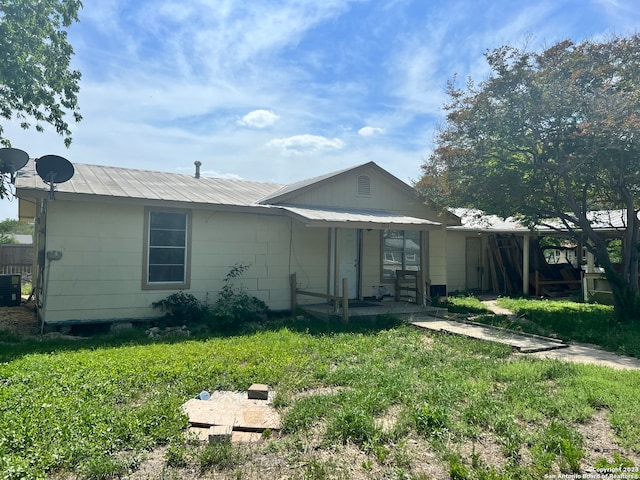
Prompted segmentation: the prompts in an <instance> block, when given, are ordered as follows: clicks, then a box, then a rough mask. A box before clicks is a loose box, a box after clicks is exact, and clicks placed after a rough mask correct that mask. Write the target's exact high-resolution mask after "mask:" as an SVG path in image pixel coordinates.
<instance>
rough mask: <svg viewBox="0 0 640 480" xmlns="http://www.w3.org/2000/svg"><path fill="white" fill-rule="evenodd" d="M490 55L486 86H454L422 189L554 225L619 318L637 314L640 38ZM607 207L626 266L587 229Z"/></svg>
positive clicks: (439, 196) (446, 198)
mask: <svg viewBox="0 0 640 480" xmlns="http://www.w3.org/2000/svg"><path fill="white" fill-rule="evenodd" d="M485 56H486V59H487V62H488V64H489V66H490V68H491V72H492V73H491V75H490V76H489V78H488V79H487V80H485V81H483V82H481V83H480V84H478V85H476V84H475V83H474V82H473V81H472V80H469V81H468V82H467V84H466V86H465V87H463V88H460V87H458V86H456V83H455V79H454V80H453V81H452V82H450V83H449V86H448V98H449V102H448V103H447V104H446V105H445V110H446V112H447V116H446V122H445V123H444V125H443V126H442V127H441V129H440V130H439V132H438V134H437V138H436V143H437V146H436V149H435V150H434V152H433V153H432V155H431V156H430V157H429V158H428V159H427V160H426V161H425V163H424V164H423V177H422V179H421V180H420V182H419V183H418V186H419V187H420V188H421V189H422V190H423V191H424V192H425V193H426V194H428V195H429V196H430V197H431V198H433V199H434V200H436V201H440V202H441V203H443V204H445V205H455V206H473V207H475V208H480V209H483V210H485V211H486V212H487V213H493V214H498V215H501V216H503V217H506V216H510V215H514V214H517V215H520V216H521V218H522V220H523V221H525V222H527V223H528V224H529V225H530V226H533V225H538V224H545V223H549V220H550V219H554V220H555V221H556V222H557V221H559V222H561V224H562V226H563V227H564V228H565V229H567V230H568V231H569V232H571V234H572V235H573V236H574V237H576V238H578V237H583V238H586V239H587V244H586V245H587V248H589V249H590V250H591V251H592V252H593V253H594V254H595V255H597V257H598V259H599V260H600V262H601V263H602V264H603V266H604V268H605V271H606V274H607V278H608V279H609V281H610V282H611V284H612V289H613V293H614V301H615V305H616V310H617V312H618V313H619V314H620V316H622V317H629V316H634V315H635V316H637V315H638V313H637V312H638V311H640V309H638V308H637V307H638V306H639V305H640V304H639V303H638V248H637V245H638V226H639V221H638V210H639V209H640V195H639V194H640V144H639V143H638V141H639V139H640V83H638V78H640V37H639V36H638V35H634V36H631V37H628V38H620V37H612V38H611V39H609V40H607V41H604V42H595V41H584V42H582V43H574V42H572V41H569V40H567V41H563V42H560V43H558V44H556V45H553V46H551V47H550V48H547V49H546V50H544V51H542V52H541V53H535V52H528V51H526V50H523V49H518V48H515V47H511V46H503V47H500V48H497V49H495V50H493V51H490V52H487V53H486V55H485ZM605 209H607V210H610V209H619V210H620V212H621V213H620V216H621V219H622V221H623V222H622V223H623V226H622V228H621V229H620V234H621V235H622V238H623V244H624V245H625V246H626V247H627V248H625V249H624V252H623V255H622V257H623V258H622V267H621V269H616V268H615V267H614V265H613V264H612V262H611V258H610V257H609V252H608V250H607V244H606V238H605V237H604V236H603V235H602V233H601V231H600V230H598V229H596V228H594V223H595V222H596V221H597V220H599V221H600V222H602V221H606V220H605V219H603V218H596V217H597V213H596V212H598V211H603V210H605ZM610 223H612V225H613V222H610ZM618 270H620V271H618Z"/></svg>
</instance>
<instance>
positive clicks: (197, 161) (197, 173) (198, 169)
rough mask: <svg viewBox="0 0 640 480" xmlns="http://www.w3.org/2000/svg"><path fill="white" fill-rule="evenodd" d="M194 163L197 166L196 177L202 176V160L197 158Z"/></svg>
mask: <svg viewBox="0 0 640 480" xmlns="http://www.w3.org/2000/svg"><path fill="white" fill-rule="evenodd" d="M193 164H194V165H195V166H196V178H200V165H202V162H201V161H200V160H196V161H195V162H193Z"/></svg>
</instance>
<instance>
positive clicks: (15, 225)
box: [0, 218, 33, 235]
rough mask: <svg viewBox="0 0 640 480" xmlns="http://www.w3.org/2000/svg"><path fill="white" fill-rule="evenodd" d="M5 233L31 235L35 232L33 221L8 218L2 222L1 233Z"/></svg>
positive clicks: (0, 224) (0, 225)
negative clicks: (27, 221)
mask: <svg viewBox="0 0 640 480" xmlns="http://www.w3.org/2000/svg"><path fill="white" fill-rule="evenodd" d="M5 233H14V234H19V235H31V234H32V233H33V223H26V222H21V221H19V220H16V219H14V218H7V219H6V220H2V221H1V222H0V234H5Z"/></svg>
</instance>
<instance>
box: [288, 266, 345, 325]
mask: <svg viewBox="0 0 640 480" xmlns="http://www.w3.org/2000/svg"><path fill="white" fill-rule="evenodd" d="M290 285H291V312H295V310H296V308H298V295H304V296H307V297H317V298H324V299H326V300H331V301H332V302H333V304H334V307H335V313H339V312H340V310H342V320H343V321H344V322H347V321H348V320H349V284H348V281H347V279H346V278H343V279H342V295H328V294H326V293H318V292H309V291H307V290H302V289H300V288H298V280H297V277H296V274H295V273H292V274H291V278H290ZM341 307H342V308H341Z"/></svg>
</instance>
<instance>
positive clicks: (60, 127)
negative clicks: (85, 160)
mask: <svg viewBox="0 0 640 480" xmlns="http://www.w3.org/2000/svg"><path fill="white" fill-rule="evenodd" d="M81 7H82V3H81V2H80V0H38V1H35V0H0V117H1V118H4V119H7V120H11V119H12V118H15V119H17V120H18V121H19V122H20V125H21V126H22V128H25V129H27V128H29V127H31V123H30V122H32V121H34V120H35V122H36V123H35V129H36V130H37V131H43V130H44V127H43V123H48V124H50V125H52V126H53V127H54V128H55V130H56V132H57V133H58V134H60V135H61V136H63V137H64V143H65V145H66V146H67V147H68V146H69V145H70V144H71V130H70V129H69V124H68V122H67V120H66V119H65V115H66V113H67V112H71V114H72V115H73V119H74V120H75V121H76V122H79V121H80V120H81V119H82V116H81V115H80V113H79V110H78V99H77V94H78V91H79V86H78V82H79V80H80V72H79V71H77V70H72V69H70V68H69V63H70V61H71V56H72V55H73V48H72V46H71V45H70V44H69V42H68V41H67V31H66V29H67V28H69V27H70V26H71V24H72V23H73V22H74V21H78V11H79V9H80V8H81ZM0 143H1V144H3V145H5V146H10V141H9V139H7V138H5V137H4V129H3V127H2V125H1V124H0ZM0 196H1V195H0Z"/></svg>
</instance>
